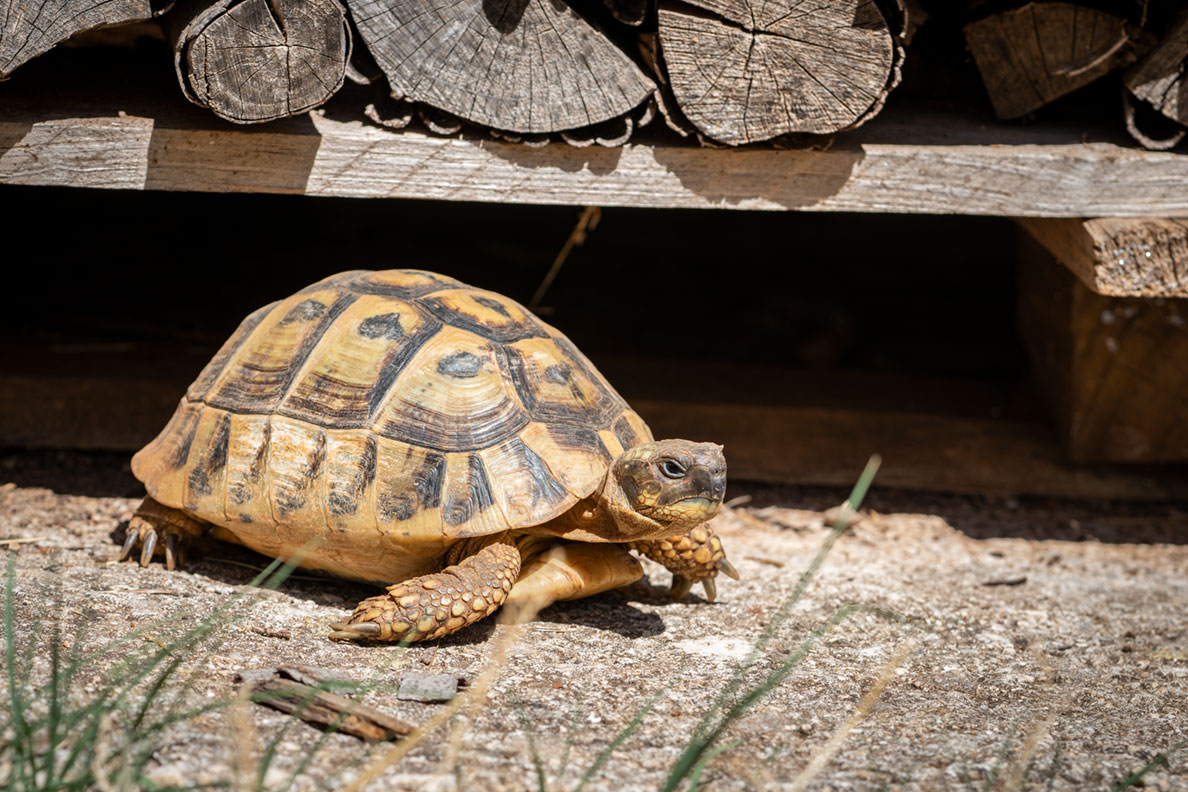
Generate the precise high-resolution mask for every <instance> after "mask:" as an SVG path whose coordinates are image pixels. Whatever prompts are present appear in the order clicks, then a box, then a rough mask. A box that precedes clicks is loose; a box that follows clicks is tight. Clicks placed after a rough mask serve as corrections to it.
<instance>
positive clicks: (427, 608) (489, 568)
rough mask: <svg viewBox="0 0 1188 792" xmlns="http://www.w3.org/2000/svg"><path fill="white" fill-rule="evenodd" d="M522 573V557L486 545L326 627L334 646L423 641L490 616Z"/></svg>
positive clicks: (500, 545) (502, 545)
mask: <svg viewBox="0 0 1188 792" xmlns="http://www.w3.org/2000/svg"><path fill="white" fill-rule="evenodd" d="M519 573H520V551H519V550H518V549H516V546H515V545H513V544H511V543H510V542H508V541H498V542H496V543H494V544H489V545H487V546H486V547H484V548H482V549H481V550H479V551H478V552H477V553H474V554H473V555H470V556H467V557H465V558H463V559H462V560H461V561H459V562H458V563H457V564H454V565H452V566H447V567H446V568H445V569H443V570H441V571H440V572H434V573H433V574H431V575H421V576H420V577H415V578H410V579H409V580H406V581H404V582H403V583H397V584H396V585H395V586H392V587H390V588H389V589H388V593H387V594H384V595H381V596H379V597H370V598H369V599H365V600H363V601H362V602H360V603H359V605H358V606H357V607H356V608H355V612H354V613H353V614H351V618H350V619H349V620H346V621H340V622H335V623H334V624H332V625H330V626H331V628H332V629H333V632H331V633H330V637H331V638H334V639H337V640H363V641H425V640H431V639H433V638H441V637H442V636H443V635H448V634H450V633H452V632H454V631H455V630H459V629H461V628H463V627H465V626H466V625H468V624H473V623H474V622H476V621H478V620H479V619H482V618H484V617H486V616H490V615H491V614H492V613H494V612H495V611H496V610H498V609H499V606H500V605H502V604H503V602H504V600H506V599H507V595H508V592H509V591H511V588H512V585H513V584H515V582H516V577H517V575H519Z"/></svg>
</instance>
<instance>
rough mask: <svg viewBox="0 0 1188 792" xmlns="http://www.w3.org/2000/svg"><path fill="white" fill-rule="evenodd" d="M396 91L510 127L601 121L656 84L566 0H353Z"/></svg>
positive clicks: (533, 129) (538, 128)
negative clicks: (429, 3)
mask: <svg viewBox="0 0 1188 792" xmlns="http://www.w3.org/2000/svg"><path fill="white" fill-rule="evenodd" d="M348 5H349V7H350V10H351V14H352V16H353V18H354V20H355V23H356V26H357V28H358V30H359V35H360V36H361V37H362V38H363V41H364V42H365V43H366V44H367V46H368V48H369V49H370V50H371V54H372V55H373V56H374V57H375V60H376V62H377V63H378V64H379V65H380V67H381V68H382V69H383V70H384V73H385V74H386V75H387V78H388V82H389V83H390V85H391V90H392V95H393V96H394V97H398V98H406V99H410V100H413V101H416V102H422V103H424V104H427V105H430V106H432V107H436V108H438V109H440V110H443V111H446V112H448V113H451V114H453V115H455V116H458V117H459V118H462V119H465V120H467V121H471V122H473V123H476V124H482V125H484V126H488V127H492V128H494V129H498V130H504V131H507V132H518V133H524V134H542V133H551V132H560V131H562V130H568V129H575V128H578V127H586V126H591V125H594V124H598V123H601V122H603V121H606V120H608V119H611V118H615V117H616V116H620V115H623V114H624V113H627V112H629V111H630V110H632V109H633V108H635V107H638V106H639V105H640V104H642V103H643V102H645V101H646V100H647V98H648V97H649V96H650V95H651V94H652V92H653V91H654V90H655V85H654V84H653V83H652V81H651V80H649V79H648V78H647V77H646V76H645V75H644V74H643V72H642V71H641V70H640V69H639V67H638V66H636V65H635V62H634V61H632V60H631V59H630V58H629V57H627V55H626V54H625V53H624V52H622V51H621V50H619V49H618V48H617V47H616V46H615V45H614V44H612V43H611V42H610V40H608V39H607V38H606V37H605V36H604V35H603V34H602V33H601V32H599V31H598V30H596V29H595V28H594V27H593V26H592V25H591V24H589V23H588V22H587V21H586V20H584V19H583V18H582V17H581V16H579V15H578V14H577V13H576V12H575V11H574V9H573V8H571V7H570V6H569V5H567V4H566V3H565V2H564V0H447V1H446V2H444V3H442V4H440V5H435V6H434V7H433V8H432V11H428V10H426V7H425V5H424V4H423V3H421V2H419V0H348Z"/></svg>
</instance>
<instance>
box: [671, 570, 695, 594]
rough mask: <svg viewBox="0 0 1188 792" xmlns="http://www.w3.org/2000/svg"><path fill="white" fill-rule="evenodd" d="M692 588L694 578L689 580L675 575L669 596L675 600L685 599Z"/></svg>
mask: <svg viewBox="0 0 1188 792" xmlns="http://www.w3.org/2000/svg"><path fill="white" fill-rule="evenodd" d="M691 588H693V579H692V578H687V577H684V576H683V575H673V576H672V588H671V589H670V590H669V592H668V596H669V597H671V598H672V599H674V600H679V599H683V598H684V596H685V595H686V594H688V593H689V589H691Z"/></svg>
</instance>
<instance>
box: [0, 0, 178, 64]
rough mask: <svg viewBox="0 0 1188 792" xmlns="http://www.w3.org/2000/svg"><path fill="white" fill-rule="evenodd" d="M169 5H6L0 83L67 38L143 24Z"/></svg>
mask: <svg viewBox="0 0 1188 792" xmlns="http://www.w3.org/2000/svg"><path fill="white" fill-rule="evenodd" d="M171 5H173V3H172V2H171V0H170V1H169V2H157V1H156V0H31V1H30V2H11V1H10V2H6V3H4V4H3V6H4V13H3V14H2V15H0V80H3V79H5V78H6V77H8V75H9V74H11V73H12V72H13V70H15V69H16V68H17V67H18V66H20V65H21V64H22V63H24V62H26V61H28V60H29V59H31V58H35V57H37V56H38V55H41V54H42V53H44V52H48V51H49V50H50V49H51V48H52V47H54V46H55V45H57V44H58V43H60V42H62V41H65V40H66V39H68V38H70V37H71V36H74V35H76V34H78V33H82V32H84V31H87V30H94V29H95V28H101V27H108V26H111V25H122V24H125V23H128V22H143V21H144V20H146V19H151V18H152V17H154V16H157V15H159V14H163V13H165V12H166V11H167V10H169V6H171Z"/></svg>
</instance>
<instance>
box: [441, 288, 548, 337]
mask: <svg viewBox="0 0 1188 792" xmlns="http://www.w3.org/2000/svg"><path fill="white" fill-rule="evenodd" d="M423 304H424V305H425V308H426V309H427V310H429V311H430V312H432V313H433V314H434V315H435V316H436V317H437V318H438V319H440V320H441V321H443V322H445V323H446V324H448V325H453V326H454V327H461V328H463V329H466V330H469V331H470V332H472V333H475V334H477V335H480V336H483V337H484V338H489V339H491V340H493V341H498V342H500V343H506V342H509V341H516V340H519V339H522V338H538V337H542V336H546V335H547V332H546V331H545V329H544V327H543V326H542V325H541V324H540V323H539V322H537V321H536V318H535V317H533V316H532V314H530V313H528V311H527V310H526V309H525V308H524V307H523V306H521V305H520V304H519V303H517V302H515V301H514V300H509V299H508V298H506V297H504V296H503V295H501V294H496V293H495V292H489V291H481V290H479V289H465V288H463V289H451V290H449V291H440V292H436V293H434V294H431V295H428V296H427V297H425V298H424V300H423Z"/></svg>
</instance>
